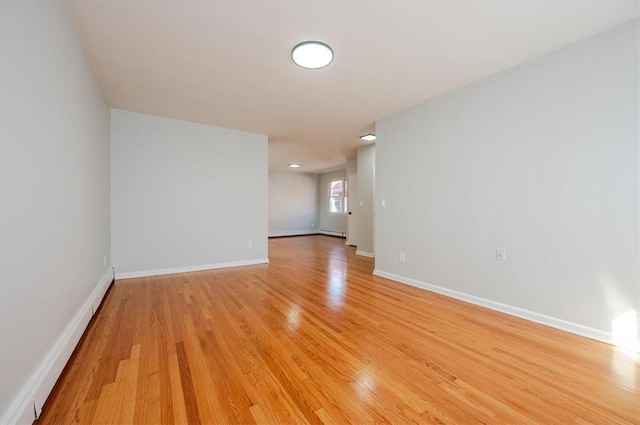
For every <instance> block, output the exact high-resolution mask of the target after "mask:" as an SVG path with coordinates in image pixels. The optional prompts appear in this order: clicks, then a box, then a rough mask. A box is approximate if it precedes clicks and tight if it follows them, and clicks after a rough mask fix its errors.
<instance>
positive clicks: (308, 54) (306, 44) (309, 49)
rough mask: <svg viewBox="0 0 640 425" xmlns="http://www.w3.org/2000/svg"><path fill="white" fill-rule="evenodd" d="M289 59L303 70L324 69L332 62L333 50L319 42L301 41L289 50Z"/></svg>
mask: <svg viewBox="0 0 640 425" xmlns="http://www.w3.org/2000/svg"><path fill="white" fill-rule="evenodd" d="M291 59H293V61H294V62H295V63H296V64H298V65H299V66H301V67H303V68H309V69H318V68H324V67H325V66H327V65H329V64H330V63H331V62H332V61H333V50H332V49H331V47H329V45H327V44H325V43H322V42H320V41H303V42H302V43H299V44H297V45H296V46H295V47H294V48H293V50H291Z"/></svg>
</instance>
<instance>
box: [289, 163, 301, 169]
mask: <svg viewBox="0 0 640 425" xmlns="http://www.w3.org/2000/svg"><path fill="white" fill-rule="evenodd" d="M300 167H301V165H300V164H295V163H293V164H289V168H300Z"/></svg>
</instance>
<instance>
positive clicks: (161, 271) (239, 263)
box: [116, 258, 269, 280]
mask: <svg viewBox="0 0 640 425" xmlns="http://www.w3.org/2000/svg"><path fill="white" fill-rule="evenodd" d="M268 262H269V259H268V258H257V259H255V260H243V261H230V262H227V263H216V264H203V265H199V266H187V267H174V268H170V269H158V270H144V271H139V272H125V273H117V272H116V279H117V280H120V279H132V278H135V277H149V276H160V275H164V274H175V273H187V272H199V271H203V270H213V269H225V268H227V267H240V266H252V265H255V264H265V263H268Z"/></svg>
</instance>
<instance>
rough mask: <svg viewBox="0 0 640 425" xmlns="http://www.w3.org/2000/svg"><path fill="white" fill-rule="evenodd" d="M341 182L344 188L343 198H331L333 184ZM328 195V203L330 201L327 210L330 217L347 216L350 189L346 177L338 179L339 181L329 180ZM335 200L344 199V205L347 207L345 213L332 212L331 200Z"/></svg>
mask: <svg viewBox="0 0 640 425" xmlns="http://www.w3.org/2000/svg"><path fill="white" fill-rule="evenodd" d="M339 180H341V181H342V187H343V192H342V193H343V196H331V183H333V182H337V181H339ZM327 195H328V196H327V201H328V203H327V210H328V213H329V214H330V215H346V214H347V213H348V208H346V207H348V202H349V201H348V198H349V188H348V187H347V179H346V177H341V178H338V179H331V180H329V184H328V186H327ZM333 198H342V205H343V206H344V207H345V208H344V211H341V212H333V211H331V199H333Z"/></svg>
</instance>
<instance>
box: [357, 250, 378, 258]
mask: <svg viewBox="0 0 640 425" xmlns="http://www.w3.org/2000/svg"><path fill="white" fill-rule="evenodd" d="M356 255H362V256H363V257H369V258H374V257H373V253H372V252H367V251H359V250H356Z"/></svg>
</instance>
